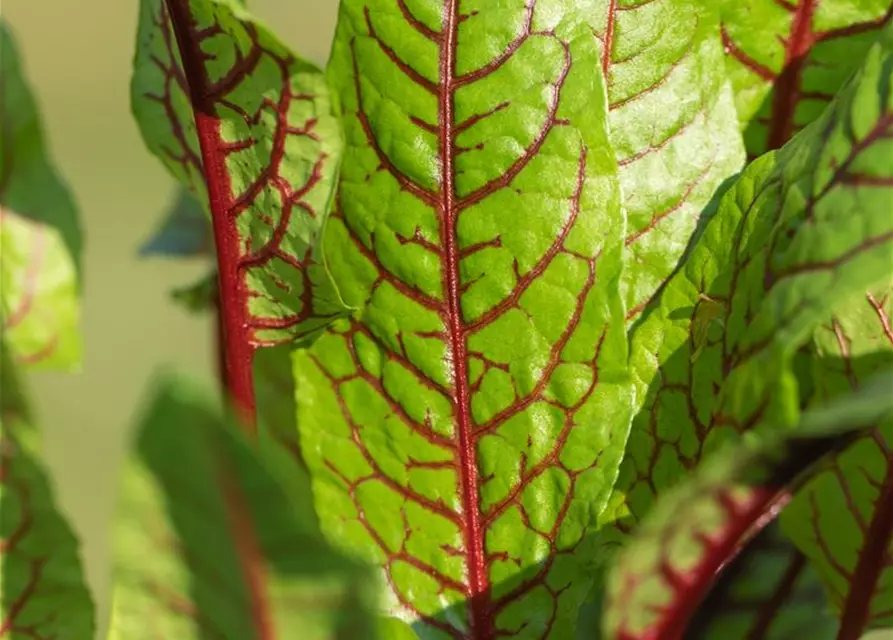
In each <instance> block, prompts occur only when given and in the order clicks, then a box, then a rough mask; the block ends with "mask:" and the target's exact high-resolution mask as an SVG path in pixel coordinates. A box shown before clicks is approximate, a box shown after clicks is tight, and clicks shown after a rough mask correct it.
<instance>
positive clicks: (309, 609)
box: [110, 381, 374, 640]
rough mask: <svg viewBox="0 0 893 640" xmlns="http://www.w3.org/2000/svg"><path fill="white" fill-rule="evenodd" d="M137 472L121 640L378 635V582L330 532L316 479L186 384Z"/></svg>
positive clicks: (162, 417)
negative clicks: (342, 551) (374, 613)
mask: <svg viewBox="0 0 893 640" xmlns="http://www.w3.org/2000/svg"><path fill="white" fill-rule="evenodd" d="M136 446H137V457H136V459H135V460H134V461H133V462H132V463H131V464H130V465H129V466H128V467H127V469H126V478H125V482H124V487H123V495H122V501H121V509H120V522H119V530H118V543H119V544H118V555H117V563H116V564H117V569H116V577H117V588H116V592H115V595H114V605H113V617H112V627H111V635H110V637H111V638H120V639H121V640H138V639H140V638H159V637H160V638H178V639H183V640H187V639H191V638H195V639H196V640H198V639H200V638H201V639H202V640H204V639H205V638H221V639H227V640H247V639H251V638H256V639H258V640H260V639H264V640H270V639H273V638H302V639H304V638H306V639H307V640H322V639H329V638H370V637H374V634H373V633H372V632H371V631H370V629H369V625H370V624H371V622H372V619H371V617H370V616H369V615H368V608H369V597H370V596H371V594H370V585H371V583H370V580H369V576H368V575H367V574H366V572H365V571H364V570H361V569H359V568H358V567H357V566H356V565H354V564H353V563H352V562H350V561H348V560H346V559H344V558H343V557H341V556H339V555H338V554H337V553H335V552H334V551H332V550H331V549H330V548H329V547H328V546H327V545H326V544H325V543H324V542H323V541H322V539H321V537H320V535H319V532H318V529H317V527H316V521H315V517H314V515H313V511H312V509H311V506H310V488H309V484H308V479H307V477H306V475H304V474H303V473H302V472H301V470H300V469H299V468H298V467H297V466H296V465H294V464H292V463H290V462H288V461H287V460H285V459H284V456H286V455H287V454H286V453H285V452H283V451H282V450H281V448H280V447H279V445H278V444H277V443H276V442H275V441H273V440H270V439H268V438H267V437H266V435H265V433H264V432H262V433H261V440H260V442H259V444H258V443H248V442H247V441H246V440H245V439H244V438H243V436H241V434H240V433H239V432H238V431H237V429H236V428H235V425H234V424H224V421H223V420H222V419H221V417H220V416H219V415H217V413H216V412H215V411H213V410H211V409H210V408H209V407H208V406H207V405H206V404H204V403H203V402H202V401H200V400H198V399H197V395H196V393H195V392H194V391H193V390H192V389H191V387H190V386H189V385H188V384H185V383H184V382H183V381H171V382H170V383H167V384H166V385H164V386H162V388H161V389H160V391H158V393H157V394H156V396H155V397H154V399H153V402H152V404H151V408H150V410H149V412H148V414H147V416H146V418H145V420H144V422H143V424H142V426H141V429H140V431H139V434H138V440H137V444H136Z"/></svg>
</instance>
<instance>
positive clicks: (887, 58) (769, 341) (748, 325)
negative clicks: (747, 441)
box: [604, 29, 893, 531]
mask: <svg viewBox="0 0 893 640" xmlns="http://www.w3.org/2000/svg"><path fill="white" fill-rule="evenodd" d="M891 40H893V30H891V29H887V30H886V31H885V32H884V37H883V38H882V39H881V40H880V41H879V42H878V43H877V44H876V45H875V46H874V47H872V49H871V50H870V51H869V53H868V54H867V56H866V59H865V61H864V64H863V68H862V69H861V70H860V72H859V73H858V74H856V76H854V78H853V79H852V80H851V82H850V83H849V84H848V85H847V87H846V88H845V89H844V91H843V92H842V93H841V96H840V98H839V99H838V100H837V101H836V102H835V103H834V104H833V105H832V106H831V107H830V108H829V109H828V111H827V112H826V113H825V114H824V115H823V116H822V117H821V118H820V119H819V120H818V121H816V122H815V123H813V125H811V126H810V127H809V128H807V129H806V130H804V131H803V132H801V134H799V135H798V136H797V137H796V138H795V139H794V140H793V141H791V143H789V144H788V145H787V146H786V147H784V149H782V150H780V151H778V152H770V153H769V154H767V155H765V156H763V157H761V158H760V159H759V160H757V161H756V162H754V163H752V164H751V165H750V166H749V167H748V168H747V169H746V170H745V171H744V172H742V174H741V175H740V176H739V177H738V178H737V180H736V182H735V184H734V186H733V187H732V188H731V189H730V190H729V191H728V192H727V193H726V194H725V195H724V197H723V198H722V201H721V203H720V205H719V208H718V211H717V213H716V214H715V215H714V216H713V217H712V218H711V219H710V220H709V221H708V222H707V223H706V224H705V225H704V229H703V232H702V233H701V234H700V235H699V236H698V237H697V239H696V241H695V242H694V244H693V247H692V249H691V251H690V252H689V253H688V255H687V256H686V258H685V260H684V262H683V263H682V264H681V266H680V267H679V269H678V271H677V273H675V274H674V276H673V277H672V279H671V280H670V281H669V283H668V285H667V286H666V287H665V288H664V290H663V291H662V293H661V296H660V298H659V299H658V300H657V301H656V302H655V303H654V304H653V305H651V306H649V308H648V309H646V311H645V313H644V314H643V316H642V318H641V320H640V322H638V324H637V325H636V326H635V327H634V328H633V332H632V344H631V350H632V356H631V365H632V367H633V375H634V377H635V383H636V386H637V389H638V393H639V398H641V404H642V409H641V410H640V411H639V414H638V416H637V418H636V420H635V422H634V424H633V429H632V432H631V435H630V438H629V444H628V446H627V453H626V459H625V461H624V464H623V466H622V468H621V476H620V479H619V481H618V485H617V492H616V494H615V496H614V498H613V499H612V501H611V509H610V510H609V512H608V513H606V514H605V516H604V518H605V519H607V520H611V519H614V520H618V519H619V520H620V523H619V527H620V529H621V530H622V531H628V530H629V525H630V524H631V523H632V522H634V521H635V520H637V519H639V518H641V517H642V515H643V514H644V513H645V512H646V511H647V510H648V508H649V507H650V505H651V503H652V501H653V499H654V497H655V496H656V495H657V494H659V493H660V492H662V491H664V490H666V489H667V488H669V487H670V486H672V485H673V484H674V483H676V482H677V481H678V480H679V478H681V477H683V476H684V475H685V474H686V473H687V470H690V469H691V468H693V467H694V466H695V465H696V464H697V463H698V462H699V461H700V460H701V458H702V457H703V454H704V452H705V450H709V449H711V448H715V447H716V446H718V445H719V444H720V443H721V442H722V441H723V440H725V439H727V438H729V437H732V436H733V435H734V433H736V432H743V431H748V430H752V429H755V428H772V427H776V428H777V427H785V426H787V427H792V426H794V425H796V424H797V422H798V416H799V413H800V403H801V395H800V393H799V391H800V389H799V387H798V384H797V377H796V373H795V370H794V366H793V361H794V355H795V353H796V352H797V351H798V349H800V348H801V347H802V346H803V345H804V344H806V343H807V342H808V341H809V339H810V337H811V334H812V333H813V332H814V331H815V329H816V328H817V327H818V325H819V324H821V323H822V322H823V321H825V319H826V318H827V317H828V316H829V315H830V313H831V311H832V309H834V308H835V306H836V305H837V304H839V303H840V302H841V301H843V300H845V299H846V298H848V297H850V296H851V295H852V293H853V292H854V291H859V290H860V289H864V288H867V287H869V286H871V285H873V284H876V283H877V282H878V281H879V280H880V279H882V278H884V277H885V276H886V275H887V274H889V273H890V272H891V271H893V215H890V203H891V201H893V145H891V144H890V142H889V139H890V136H891V135H893V85H891V83H890V82H889V79H890V77H891V72H893V55H891V49H893V47H891ZM708 307H709V308H708ZM707 318H709V319H710V322H709V323H705V322H704V320H705V319H707ZM705 325H706V326H705ZM695 356H697V357H695Z"/></svg>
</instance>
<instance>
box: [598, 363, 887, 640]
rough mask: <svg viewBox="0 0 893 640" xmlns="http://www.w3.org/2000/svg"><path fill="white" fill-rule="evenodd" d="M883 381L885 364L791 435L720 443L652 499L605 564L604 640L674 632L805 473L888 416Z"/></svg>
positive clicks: (775, 434)
mask: <svg viewBox="0 0 893 640" xmlns="http://www.w3.org/2000/svg"><path fill="white" fill-rule="evenodd" d="M891 384H893V369H891V370H888V371H887V372H886V373H885V375H883V376H880V377H877V378H875V379H874V380H872V381H871V383H869V384H866V385H865V387H864V388H863V389H862V390H861V391H860V392H859V393H855V394H852V395H850V396H847V397H846V398H843V399H842V400H839V401H838V402H837V403H835V404H833V405H831V406H830V407H825V408H822V409H820V410H818V411H816V412H814V413H809V414H806V415H805V416H804V417H803V420H802V421H801V423H800V425H799V428H798V429H796V430H794V431H793V432H787V433H784V432H781V433H778V432H769V433H765V434H764V435H763V436H762V437H750V438H742V439H738V440H736V441H734V442H730V443H727V444H726V445H725V446H724V447H722V448H721V449H720V450H719V451H717V452H715V453H714V454H713V455H712V456H711V457H710V458H709V459H708V460H706V461H705V462H704V463H703V464H702V465H701V466H700V468H699V469H698V470H697V471H696V472H695V473H694V474H693V475H692V476H691V477H690V478H689V479H687V480H686V481H685V482H683V483H681V484H680V485H679V486H677V487H675V488H674V489H673V490H672V491H669V492H667V493H666V494H665V495H664V496H662V497H661V499H660V501H659V502H658V504H657V506H656V507H655V509H654V510H653V511H652V512H651V513H650V514H649V515H648V517H647V518H646V520H645V521H644V522H643V523H642V524H641V526H640V527H639V528H638V530H637V532H636V535H635V537H634V538H633V539H632V541H631V542H630V544H629V545H628V546H627V547H626V548H625V549H624V550H623V551H622V553H621V555H620V557H619V559H618V561H617V563H616V564H615V565H614V566H613V567H612V572H611V574H610V577H609V580H608V595H607V601H606V613H605V616H604V618H603V631H604V633H605V636H606V638H607V640H612V639H615V638H616V639H623V640H633V639H635V638H652V639H656V638H665V637H678V634H679V633H680V631H681V630H682V629H684V628H685V627H686V626H687V625H688V623H689V621H690V619H691V616H692V615H693V613H694V612H695V610H696V608H697V607H698V605H699V604H700V602H701V600H702V598H703V596H704V595H705V593H706V591H707V589H708V588H709V586H710V584H711V583H712V582H713V579H714V575H715V574H716V572H717V571H718V570H719V569H720V568H721V567H722V566H724V565H725V564H726V563H727V562H728V561H729V560H730V559H731V558H733V557H734V556H735V554H736V553H737V551H738V550H739V549H740V548H741V546H742V545H743V544H745V543H746V542H747V541H748V540H749V539H751V538H752V536H753V535H754V534H755V533H757V532H758V531H759V530H760V529H762V528H763V527H764V526H765V525H766V524H767V523H768V522H769V521H771V519H772V518H774V517H775V514H776V513H777V512H778V510H779V509H780V508H781V507H783V505H784V504H785V502H786V501H787V500H788V499H789V497H790V496H789V493H788V492H789V491H791V490H795V489H796V488H797V486H799V485H800V484H802V482H803V480H804V478H805V477H806V475H808V471H807V470H808V469H809V468H810V467H812V466H814V464H815V463H816V461H818V460H820V459H821V458H822V457H823V456H826V455H828V454H830V453H833V452H835V451H840V450H842V449H844V448H845V447H846V446H847V445H849V444H850V443H852V442H853V440H854V438H856V437H858V436H859V435H861V434H863V433H864V432H865V431H866V430H869V429H870V428H871V426H872V425H873V424H874V423H875V422H876V421H878V420H881V419H884V418H885V417H893V394H890V393H889V390H890V385H891ZM750 435H751V436H753V435H754V434H750ZM760 637H763V636H760Z"/></svg>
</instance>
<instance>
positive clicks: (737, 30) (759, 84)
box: [721, 0, 893, 157]
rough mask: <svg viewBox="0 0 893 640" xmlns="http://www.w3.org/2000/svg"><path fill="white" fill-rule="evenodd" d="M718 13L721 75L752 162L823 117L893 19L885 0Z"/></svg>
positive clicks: (760, 1) (761, 0) (752, 4)
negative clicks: (722, 52) (723, 59)
mask: <svg viewBox="0 0 893 640" xmlns="http://www.w3.org/2000/svg"><path fill="white" fill-rule="evenodd" d="M721 5H722V7H723V16H722V18H723V43H724V44H725V49H726V54H727V56H726V68H727V70H728V74H729V78H730V79H731V81H732V85H733V86H734V88H735V104H736V107H737V110H738V116H739V118H740V120H741V128H742V130H744V131H745V141H746V143H747V151H748V153H750V154H751V156H754V157H755V156H758V155H760V154H761V153H764V152H765V151H768V150H770V149H777V148H779V147H781V146H782V145H783V144H784V143H786V142H787V141H788V140H789V139H790V137H791V136H792V135H793V134H794V133H796V132H798V131H800V130H801V129H802V128H803V127H805V126H806V125H808V124H809V123H810V122H812V121H813V120H815V119H816V118H818V117H819V116H820V115H821V113H822V112H823V111H824V109H825V107H826V106H827V104H828V103H829V102H830V101H831V100H832V99H833V98H834V96H835V94H836V93H837V92H838V90H839V89H840V88H841V87H842V86H843V85H844V83H845V82H846V81H847V79H848V78H849V77H850V75H851V74H852V73H853V71H855V70H856V69H857V68H858V67H859V63H860V62H861V61H862V60H863V59H864V57H865V54H866V53H867V52H868V49H869V48H870V47H871V44H872V43H873V42H874V40H875V39H876V38H877V36H878V33H879V31H880V29H881V28H882V26H883V25H884V24H886V23H888V22H889V21H890V18H891V16H893V3H891V2H890V0H858V1H855V2H854V1H853V0H821V1H819V0H743V1H740V0H739V1H737V2H723V3H721Z"/></svg>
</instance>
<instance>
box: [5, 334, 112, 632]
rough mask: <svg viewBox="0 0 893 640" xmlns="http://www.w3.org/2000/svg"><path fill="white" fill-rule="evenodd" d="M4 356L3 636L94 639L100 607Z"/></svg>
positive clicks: (19, 391) (23, 401)
mask: <svg viewBox="0 0 893 640" xmlns="http://www.w3.org/2000/svg"><path fill="white" fill-rule="evenodd" d="M0 349H2V345H0ZM6 358H7V354H6V353H4V354H3V361H2V378H0V380H2V382H0V637H3V638H10V640H22V639H25V638H60V639H62V638H64V639H65V640H93V634H94V632H95V619H94V616H95V614H94V609H93V601H92V600H91V598H90V593H89V592H88V591H87V587H86V585H85V580H84V574H83V567H82V564H81V558H80V553H79V550H78V541H77V539H76V538H75V535H74V532H73V531H72V529H71V527H70V526H69V525H68V523H67V522H66V521H65V519H64V518H63V516H62V515H61V514H60V512H59V510H58V508H57V506H56V500H55V497H54V495H53V494H54V490H53V488H52V486H51V483H50V480H49V478H48V474H47V471H46V469H45V467H44V464H43V463H42V462H41V461H40V455H39V446H38V440H39V438H38V434H37V432H36V430H35V427H34V425H33V423H32V420H31V416H30V415H29V411H28V409H27V407H26V405H25V398H24V396H23V392H22V389H21V387H20V386H19V380H18V377H17V372H16V371H15V369H14V365H13V364H12V363H11V362H10V361H8V360H7V359H6Z"/></svg>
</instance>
